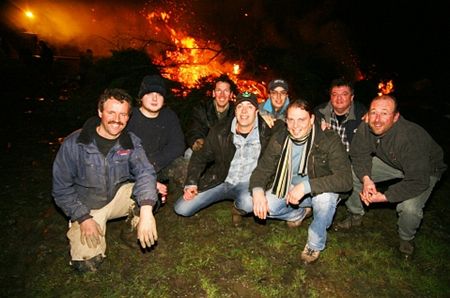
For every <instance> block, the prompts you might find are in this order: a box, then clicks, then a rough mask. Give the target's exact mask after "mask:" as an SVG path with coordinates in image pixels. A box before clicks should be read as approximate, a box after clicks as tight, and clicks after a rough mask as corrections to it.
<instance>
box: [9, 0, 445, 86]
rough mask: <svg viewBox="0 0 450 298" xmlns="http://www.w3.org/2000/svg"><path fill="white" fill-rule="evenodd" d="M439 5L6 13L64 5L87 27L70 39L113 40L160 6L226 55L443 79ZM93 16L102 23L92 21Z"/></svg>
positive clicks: (174, 5) (245, 2) (79, 7)
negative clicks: (287, 58) (322, 61)
mask: <svg viewBox="0 0 450 298" xmlns="http://www.w3.org/2000/svg"><path fill="white" fill-rule="evenodd" d="M434 2H435V1H423V2H422V1H421V2H417V1H387V0H380V1H354V0H352V1H338V0H321V1H313V0H308V1H291V0H279V1H269V0H260V1H254V0H240V1H226V0H217V1H204V0H202V1H174V0H172V1H142V0H141V1H118V0H115V1H105V0H93V1H74V2H70V1H64V2H63V3H61V1H26V2H25V1H7V2H4V4H3V5H4V7H5V9H2V11H3V12H4V13H7V11H10V10H8V9H9V8H10V7H14V8H15V9H16V10H17V9H23V8H25V7H26V6H29V7H33V5H34V7H36V5H38V6H39V8H40V9H43V8H45V7H46V6H47V7H50V8H49V9H48V10H47V12H46V13H47V14H48V15H47V19H49V15H50V14H51V15H56V13H57V11H59V10H60V11H68V12H70V14H69V15H68V16H69V17H61V19H64V23H70V22H73V24H77V26H78V25H79V28H78V29H79V31H78V32H77V33H76V34H77V35H75V36H71V37H70V39H69V38H67V41H63V42H67V43H71V44H76V43H77V41H78V40H79V39H80V38H81V37H82V36H84V35H87V34H96V35H98V36H102V38H103V37H106V39H108V38H111V36H108V35H112V34H114V33H115V32H117V31H119V30H123V31H127V30H128V31H127V32H131V33H130V34H141V33H142V32H143V31H148V30H149V29H148V28H143V26H142V25H141V24H139V23H138V22H137V21H136V20H137V19H140V20H141V21H142V20H143V19H144V18H143V17H142V15H143V12H146V13H148V12H151V11H154V10H156V9H159V10H164V11H168V12H170V13H172V19H173V21H174V22H176V23H177V24H178V27H179V28H183V29H185V30H186V31H187V33H188V34H190V35H192V36H194V37H200V38H202V39H204V40H212V41H214V42H216V43H218V44H220V45H221V47H222V49H223V52H224V54H225V56H226V57H229V58H230V59H244V60H246V61H247V62H248V64H249V65H251V63H255V64H264V62H265V61H264V60H267V61H268V62H269V60H270V59H272V58H273V57H275V58H277V55H280V56H282V55H286V56H289V55H291V56H294V58H296V59H297V58H298V60H302V59H303V60H304V61H303V65H305V64H307V63H308V61H309V60H310V61H315V59H317V57H320V59H322V58H324V59H327V60H333V61H334V63H336V64H338V65H342V67H341V68H340V69H339V68H338V71H340V70H342V71H343V72H345V71H355V70H358V71H361V73H362V75H363V76H364V77H365V78H370V76H374V77H376V79H390V78H393V79H398V78H400V79H403V80H409V81H412V82H414V81H421V80H430V81H434V82H438V83H439V84H442V83H444V82H446V81H448V78H449V71H448V67H449V59H448V53H449V52H450V46H449V44H450V43H449V42H448V39H449V36H450V35H449V33H450V26H449V24H450V20H449V19H450V18H449V17H448V14H447V13H446V12H447V11H448V10H447V9H444V4H443V3H442V4H438V3H434ZM439 3H441V2H439ZM6 8H8V9H6ZM93 8H95V12H93V11H94V10H93ZM74 12H76V13H74ZM93 18H95V19H96V23H95V24H93V23H89V21H90V19H93ZM3 19H8V18H3ZM77 22H78V23H77ZM83 26H84V27H83ZM49 27H52V28H58V27H59V26H58V25H52V26H49ZM73 27H76V26H75V25H74V26H73ZM18 28H20V29H23V28H21V27H20V26H18ZM136 28H137V29H136ZM95 30H98V31H97V32H95ZM59 35H61V34H58V33H54V32H50V33H48V34H47V36H45V37H46V38H47V39H48V40H50V42H52V41H53V40H52V39H55V38H61V36H59ZM59 42H60V41H59ZM83 46H84V45H83ZM97 53H98V52H97ZM252 59H256V61H251V60H252ZM279 61H280V59H278V60H276V59H274V60H273V61H272V62H273V63H274V64H275V65H274V64H270V63H268V64H269V67H271V68H274V69H275V74H277V73H280V72H282V69H276V68H277V63H278V64H279ZM286 63H288V62H286Z"/></svg>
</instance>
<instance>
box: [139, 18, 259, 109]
mask: <svg viewBox="0 0 450 298" xmlns="http://www.w3.org/2000/svg"><path fill="white" fill-rule="evenodd" d="M146 18H147V21H148V23H149V25H150V26H151V27H152V29H153V30H154V31H155V32H157V34H159V35H168V37H169V39H170V44H171V45H172V46H168V47H167V48H166V49H165V50H164V51H162V53H159V54H154V53H153V56H154V57H153V62H154V63H155V64H157V65H159V66H161V67H162V69H163V70H162V75H163V76H164V77H166V78H167V79H170V80H174V81H178V82H180V83H182V84H183V85H184V86H185V87H188V88H196V87H199V82H200V79H202V78H208V77H216V76H219V75H220V74H227V75H228V76H229V77H230V78H231V79H232V80H233V81H234V82H235V83H236V85H237V86H238V88H239V90H240V91H250V92H253V93H255V94H256V95H257V97H258V98H259V99H260V100H262V99H263V98H265V96H266V88H265V86H264V84H263V83H258V82H256V81H252V80H242V79H240V78H238V75H239V74H241V71H242V66H241V65H240V64H238V63H232V62H229V61H227V59H226V58H225V57H224V56H223V54H222V52H221V47H220V46H219V45H218V44H216V43H214V42H212V41H205V40H202V39H200V38H194V37H192V36H189V34H187V33H185V32H183V30H177V29H175V28H174V27H173V26H172V25H170V24H169V23H170V19H171V18H170V14H168V13H166V12H161V13H156V12H152V13H149V14H148V15H147V16H146ZM158 37H159V38H160V39H161V38H163V37H161V36H158ZM149 51H150V52H152V48H151V47H149ZM150 54H152V53H150ZM174 91H178V90H174ZM181 92H183V91H181ZM178 93H179V91H178Z"/></svg>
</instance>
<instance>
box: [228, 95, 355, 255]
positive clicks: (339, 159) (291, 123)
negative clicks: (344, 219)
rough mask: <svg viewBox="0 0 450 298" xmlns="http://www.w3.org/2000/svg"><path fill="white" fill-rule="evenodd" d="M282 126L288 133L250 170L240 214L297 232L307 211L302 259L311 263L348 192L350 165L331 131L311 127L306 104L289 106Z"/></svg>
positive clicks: (276, 136)
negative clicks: (340, 200) (281, 223)
mask: <svg viewBox="0 0 450 298" xmlns="http://www.w3.org/2000/svg"><path fill="white" fill-rule="evenodd" d="M286 124H287V130H286V129H283V130H277V131H276V132H274V135H273V136H272V138H271V139H270V142H269V144H268V145H267V148H266V150H265V151H264V154H263V156H262V158H261V160H260V161H259V162H258V166H257V167H256V169H255V170H254V171H253V174H252V176H251V178H250V186H249V187H250V190H251V191H252V197H249V198H248V200H247V202H248V203H247V204H243V205H242V210H243V211H245V212H252V211H253V213H254V214H255V215H256V216H257V217H258V218H260V219H266V218H267V217H268V218H276V219H282V220H286V221H287V223H288V226H289V227H297V226H300V224H301V223H302V221H303V219H304V218H306V216H308V215H309V213H310V212H311V207H312V209H313V215H314V219H313V221H312V223H311V225H310V226H309V229H308V241H307V244H306V245H305V248H304V250H303V252H302V254H301V258H302V260H303V261H304V262H305V263H312V262H314V261H316V260H317V259H318V257H319V254H320V251H322V250H323V249H324V248H325V244H326V238H327V228H328V227H329V226H330V225H331V223H332V221H333V216H334V213H335V211H336V204H337V200H338V197H339V193H341V192H346V191H349V190H350V189H351V187H352V181H351V169H350V161H349V159H348V155H347V153H346V151H345V148H344V146H343V144H342V142H341V141H340V139H339V137H338V135H337V134H336V132H334V131H332V130H325V131H322V130H321V129H320V127H319V125H318V124H317V123H315V122H314V114H313V110H312V108H311V106H310V105H309V104H308V103H307V102H306V101H303V100H296V101H293V102H291V103H290V104H289V105H288V108H287V113H286ZM236 207H238V208H239V206H236Z"/></svg>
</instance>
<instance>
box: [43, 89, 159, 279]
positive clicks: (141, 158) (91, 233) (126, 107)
mask: <svg viewBox="0 0 450 298" xmlns="http://www.w3.org/2000/svg"><path fill="white" fill-rule="evenodd" d="M130 110H131V97H130V95H128V94H127V93H126V92H125V91H123V90H120V89H110V90H106V91H105V92H104V93H103V94H102V95H101V96H100V99H99V102H98V117H99V118H97V117H95V119H92V120H90V121H87V122H86V124H85V125H84V126H83V128H82V129H81V130H77V131H75V132H74V133H72V134H71V135H69V136H68V137H66V138H65V140H64V142H63V144H62V145H61V148H60V149H59V151H58V154H57V155H56V159H55V161H54V164H53V191H52V194H53V197H54V199H55V202H56V204H57V205H58V206H59V207H60V208H61V209H62V211H63V212H64V213H65V214H66V215H67V216H68V217H69V219H70V223H69V231H68V232H67V237H68V238H69V241H70V255H71V265H72V266H73V268H74V269H76V270H78V271H80V272H86V271H96V270H97V268H98V266H99V265H100V263H101V262H102V260H103V258H104V257H105V251H106V239H105V232H106V222H107V221H108V220H110V219H115V218H119V217H124V216H126V215H128V214H129V210H130V209H136V207H137V208H138V209H139V208H140V209H139V213H138V214H136V215H135V217H134V218H133V223H134V224H135V226H134V227H135V228H137V238H138V239H139V241H140V244H141V246H142V247H143V248H146V247H150V246H151V245H153V244H154V243H155V241H156V240H157V232H156V222H155V218H154V217H153V213H152V209H153V206H154V205H155V203H156V200H157V192H156V175H155V171H154V169H153V167H152V166H151V164H150V163H149V162H148V160H147V157H146V156H145V152H144V149H143V148H142V145H141V143H140V140H139V139H138V138H137V137H136V136H135V135H134V134H132V133H126V132H124V133H123V130H124V128H125V125H126V124H127V122H128V118H129V115H130ZM132 197H133V199H132ZM134 239H135V241H136V238H134Z"/></svg>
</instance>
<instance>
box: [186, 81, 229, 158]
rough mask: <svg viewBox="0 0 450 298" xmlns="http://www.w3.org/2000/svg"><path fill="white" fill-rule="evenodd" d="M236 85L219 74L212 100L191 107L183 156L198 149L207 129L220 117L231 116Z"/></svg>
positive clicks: (201, 144)
mask: <svg viewBox="0 0 450 298" xmlns="http://www.w3.org/2000/svg"><path fill="white" fill-rule="evenodd" d="M235 90H236V86H235V84H234V82H233V81H232V80H231V79H230V78H229V77H228V76H226V75H221V76H219V77H218V78H217V79H216V80H215V82H214V89H213V90H212V97H213V100H208V101H207V102H204V103H201V104H200V105H198V106H196V107H194V108H193V109H192V117H191V120H190V125H189V127H188V129H187V131H186V134H185V136H186V143H187V145H188V147H189V148H188V149H187V150H186V153H185V156H186V157H187V158H189V157H190V156H191V155H192V151H199V150H200V149H201V148H202V147H203V144H204V143H205V138H206V136H207V135H208V132H209V129H210V128H211V127H213V126H214V125H215V124H216V123H218V122H219V121H220V120H222V119H229V118H231V117H233V115H234V114H233V113H234V109H233V106H232V104H230V102H231V100H232V99H233V95H234V92H235Z"/></svg>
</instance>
